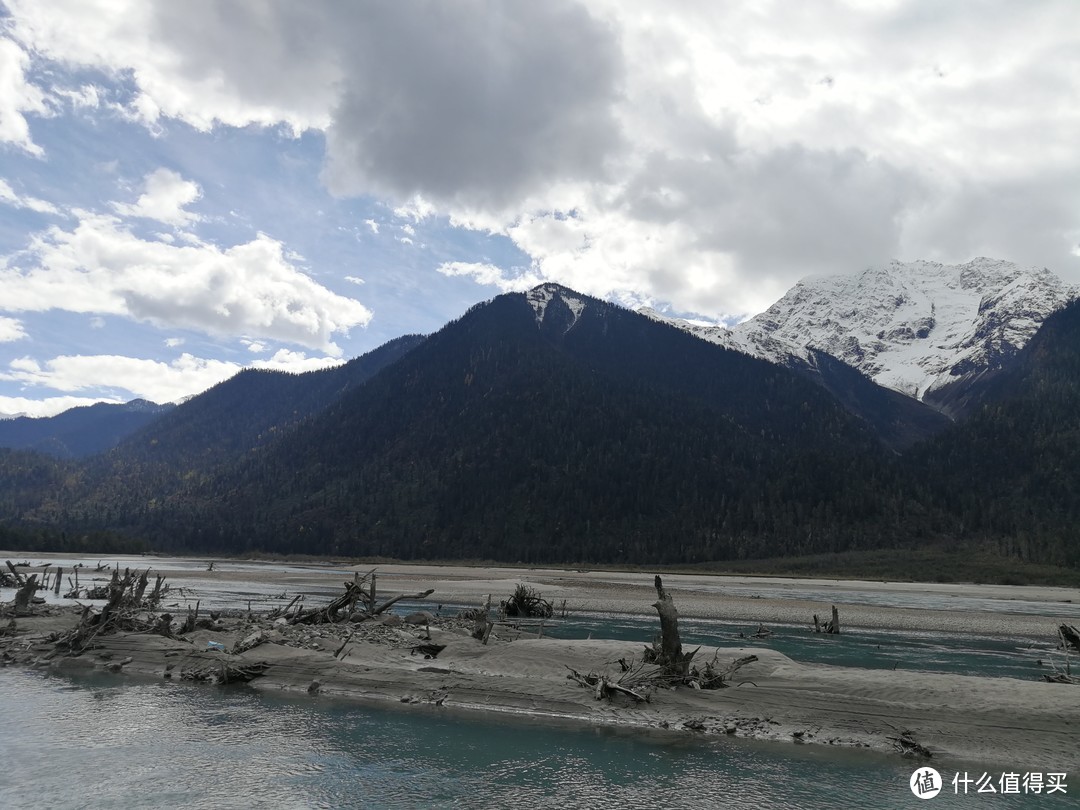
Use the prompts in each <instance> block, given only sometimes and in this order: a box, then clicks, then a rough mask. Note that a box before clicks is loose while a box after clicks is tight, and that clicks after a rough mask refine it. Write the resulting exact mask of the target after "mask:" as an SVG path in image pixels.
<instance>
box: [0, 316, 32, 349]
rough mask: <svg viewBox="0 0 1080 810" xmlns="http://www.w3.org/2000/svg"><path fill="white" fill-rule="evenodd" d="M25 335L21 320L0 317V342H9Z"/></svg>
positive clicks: (20, 338)
mask: <svg viewBox="0 0 1080 810" xmlns="http://www.w3.org/2000/svg"><path fill="white" fill-rule="evenodd" d="M24 337H26V331H25V330H24V329H23V325H22V321H18V320H16V319H15V318H3V317H0V343H11V342H13V341H16V340H22V339H23V338H24Z"/></svg>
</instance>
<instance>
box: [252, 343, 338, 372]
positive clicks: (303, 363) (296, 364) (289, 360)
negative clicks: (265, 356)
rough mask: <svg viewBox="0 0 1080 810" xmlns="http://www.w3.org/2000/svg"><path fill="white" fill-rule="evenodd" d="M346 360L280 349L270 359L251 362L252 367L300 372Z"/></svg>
mask: <svg viewBox="0 0 1080 810" xmlns="http://www.w3.org/2000/svg"><path fill="white" fill-rule="evenodd" d="M344 362H345V361H344V360H342V359H341V358H339V357H308V356H307V354H305V353H304V352H293V351H289V350H288V349H278V350H277V351H276V352H274V355H273V356H272V357H271V358H270V359H269V360H256V361H254V362H253V363H251V368H266V369H271V370H272V371H288V372H291V373H293V374H300V373H303V372H305V371H319V370H321V369H324V368H334V367H335V366H340V365H341V364H342V363H344Z"/></svg>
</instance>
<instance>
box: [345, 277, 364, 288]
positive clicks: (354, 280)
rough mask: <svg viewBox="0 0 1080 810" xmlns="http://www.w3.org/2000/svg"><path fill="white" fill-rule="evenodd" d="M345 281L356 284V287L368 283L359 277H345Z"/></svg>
mask: <svg viewBox="0 0 1080 810" xmlns="http://www.w3.org/2000/svg"><path fill="white" fill-rule="evenodd" d="M345 280H346V281H347V282H349V283H350V284H356V285H358V286H359V285H361V284H364V283H366V282H365V281H364V280H363V279H362V278H360V277H359V276H345Z"/></svg>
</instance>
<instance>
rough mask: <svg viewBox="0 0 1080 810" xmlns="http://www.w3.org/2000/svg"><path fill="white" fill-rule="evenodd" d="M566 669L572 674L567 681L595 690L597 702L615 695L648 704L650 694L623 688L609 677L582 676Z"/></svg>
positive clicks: (593, 674)
mask: <svg viewBox="0 0 1080 810" xmlns="http://www.w3.org/2000/svg"><path fill="white" fill-rule="evenodd" d="M566 668H567V669H568V670H570V674H569V675H567V676H566V677H567V679H568V680H571V681H575V682H576V683H579V684H581V685H582V686H584V687H587V688H589V689H592V690H594V692H595V695H594V696H595V697H596V699H597V700H601V699H603V698H611V697H612V696H613V695H625V696H626V697H629V698H632V699H633V700H635V701H636V702H638V703H647V702H648V700H649V695H648V693H646V692H639V691H636V690H634V689H631V688H630V687H628V686H623V685H622V683H620V681H613V680H611V679H610V678H609V677H608V676H607V675H598V674H597V673H595V672H590V673H589V674H588V675H582V674H581V673H580V672H578V671H577V670H576V669H574V668H573V667H569V666H568V667H566Z"/></svg>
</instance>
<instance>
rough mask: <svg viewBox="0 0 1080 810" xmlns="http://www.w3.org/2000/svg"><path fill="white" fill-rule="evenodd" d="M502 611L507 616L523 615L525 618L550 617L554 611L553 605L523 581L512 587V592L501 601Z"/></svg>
mask: <svg viewBox="0 0 1080 810" xmlns="http://www.w3.org/2000/svg"><path fill="white" fill-rule="evenodd" d="M502 609H503V613H504V614H506V615H507V616H523V617H525V618H527V619H550V618H551V616H552V615H553V614H554V613H555V606H554V605H552V604H551V602H549V601H548V600H547V599H544V597H543V596H542V595H541V594H540V593H538V592H537V591H536V590H535V589H533V588H530V587H529V586H528V585H525V584H524V583H521V584H519V585H518V586H517V587H516V588H515V589H514V594H513V595H512V596H511V597H510V598H509V599H507V600H506V601H505V602H503V603H502Z"/></svg>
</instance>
